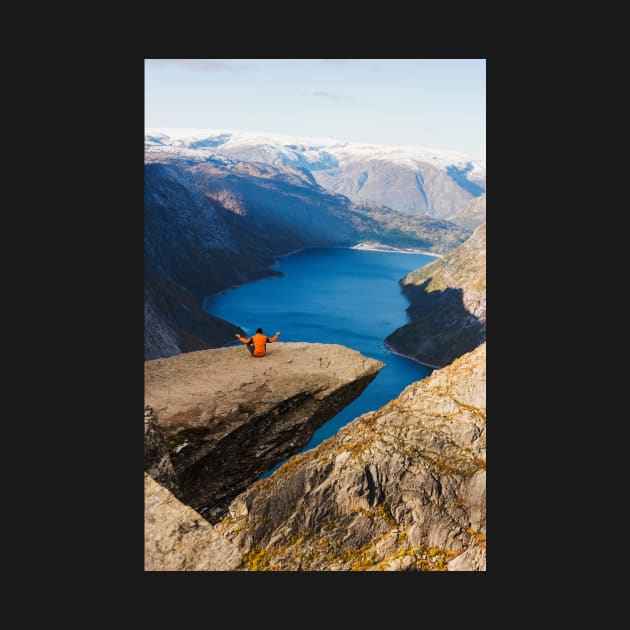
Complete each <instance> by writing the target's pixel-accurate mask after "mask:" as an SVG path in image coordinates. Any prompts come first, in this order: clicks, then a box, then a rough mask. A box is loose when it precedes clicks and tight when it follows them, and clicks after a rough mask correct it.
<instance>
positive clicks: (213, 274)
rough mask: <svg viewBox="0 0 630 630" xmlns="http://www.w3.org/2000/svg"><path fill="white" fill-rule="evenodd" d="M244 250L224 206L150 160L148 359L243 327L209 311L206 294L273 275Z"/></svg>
mask: <svg viewBox="0 0 630 630" xmlns="http://www.w3.org/2000/svg"><path fill="white" fill-rule="evenodd" d="M272 263H273V260H272V259H271V258H266V257H265V256H264V255H260V254H258V253H256V252H253V251H251V250H245V251H242V248H241V247H240V246H239V244H238V243H237V241H236V240H235V239H234V236H233V234H232V233H231V231H230V229H229V228H228V227H227V225H226V223H225V222H224V221H223V219H222V218H221V216H220V214H219V212H218V211H217V210H216V208H214V206H213V205H212V204H211V202H210V201H208V199H207V198H206V197H205V196H204V195H203V194H201V193H200V192H199V191H198V190H197V189H196V188H195V187H194V186H193V185H192V184H191V183H190V182H189V181H188V180H187V179H186V178H185V177H183V176H182V175H181V173H179V172H178V170H177V169H176V168H174V167H172V166H168V165H164V164H147V165H145V175H144V312H145V320H144V326H145V338H144V346H145V352H144V354H145V359H155V358H159V357H163V356H170V355H172V354H178V353H179V352H189V351H192V350H199V349H202V348H207V347H209V346H216V345H223V344H225V343H227V342H228V341H231V340H233V338H234V333H236V332H240V333H242V332H243V331H242V330H241V329H240V328H239V327H237V326H234V325H233V324H230V323H229V322H226V321H224V320H222V319H219V318H217V317H213V316H211V315H208V314H207V313H205V312H204V311H203V308H202V303H203V299H204V298H205V297H206V296H207V295H209V294H211V293H214V292H216V291H220V290H222V289H225V288H227V287H229V286H231V285H233V284H240V283H243V282H246V281H247V280H251V279H253V278H256V277H262V276H264V275H269V274H270V273H272V272H271V271H270V269H269V268H270V267H271V265H272Z"/></svg>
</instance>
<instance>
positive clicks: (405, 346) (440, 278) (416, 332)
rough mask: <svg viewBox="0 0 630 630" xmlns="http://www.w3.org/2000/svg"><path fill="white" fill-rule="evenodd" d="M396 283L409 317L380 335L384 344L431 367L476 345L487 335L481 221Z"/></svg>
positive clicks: (483, 233)
mask: <svg viewBox="0 0 630 630" xmlns="http://www.w3.org/2000/svg"><path fill="white" fill-rule="evenodd" d="M401 285H402V290H403V292H404V293H405V295H406V296H407V298H408V299H409V302H410V306H409V308H408V309H407V312H408V315H409V320H410V322H409V323H408V324H406V325H405V326H402V327H401V328H398V329H397V330H395V331H394V332H393V333H392V334H391V335H389V336H388V337H387V338H386V339H385V341H386V343H387V344H388V345H389V346H391V347H392V348H393V349H394V350H396V351H397V352H399V353H401V354H404V355H406V356H409V357H413V358H414V359H417V360H418V361H420V362H422V363H425V364H427V365H431V366H434V367H441V366H444V365H448V364H449V363H450V362H451V361H452V360H453V359H455V358H456V357H458V356H460V355H462V354H464V353H465V352H469V351H470V350H472V349H473V348H475V347H477V346H478V345H479V344H480V343H481V342H483V341H485V339H486V224H485V223H484V224H482V225H480V226H479V227H478V228H477V229H476V230H475V232H474V233H473V235H472V236H471V237H470V238H469V239H468V240H467V241H466V242H465V243H464V244H463V245H460V247H458V248H457V249H455V250H453V251H452V252H450V253H448V254H447V255H446V256H445V257H444V258H442V259H438V260H436V261H434V262H432V263H429V264H428V265H426V266H425V267H421V268H420V269H416V270H415V271H412V272H411V273H409V274H408V275H407V276H405V277H404V278H403V279H402V281H401Z"/></svg>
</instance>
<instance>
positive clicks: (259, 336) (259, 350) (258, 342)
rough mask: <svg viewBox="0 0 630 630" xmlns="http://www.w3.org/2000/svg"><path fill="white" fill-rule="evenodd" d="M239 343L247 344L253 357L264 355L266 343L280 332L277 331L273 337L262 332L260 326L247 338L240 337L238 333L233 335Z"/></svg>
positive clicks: (276, 337)
mask: <svg viewBox="0 0 630 630" xmlns="http://www.w3.org/2000/svg"><path fill="white" fill-rule="evenodd" d="M234 336H235V337H236V338H237V339H238V340H239V341H240V342H241V343H244V344H247V349H248V350H249V351H250V353H251V355H252V356H253V357H264V356H265V353H266V352H267V343H273V342H274V341H276V339H278V337H279V336H280V333H279V332H277V333H276V334H275V335H274V336H273V337H267V336H266V335H264V334H263V331H262V328H257V329H256V334H255V335H252V336H251V337H250V338H249V339H245V337H241V336H240V335H239V334H238V333H237V334H236V335H234Z"/></svg>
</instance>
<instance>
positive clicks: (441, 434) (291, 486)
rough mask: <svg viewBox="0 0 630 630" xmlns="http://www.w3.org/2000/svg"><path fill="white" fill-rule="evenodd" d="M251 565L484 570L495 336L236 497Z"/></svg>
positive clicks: (228, 528) (232, 525) (233, 530)
mask: <svg viewBox="0 0 630 630" xmlns="http://www.w3.org/2000/svg"><path fill="white" fill-rule="evenodd" d="M216 529H217V531H218V532H220V533H221V534H223V536H225V537H226V538H227V539H228V540H229V541H230V542H232V543H233V545H234V546H235V547H237V548H238V549H239V551H240V552H241V553H242V554H243V555H244V557H245V559H246V562H247V566H248V568H249V570H268V571H296V570H299V571H349V570H352V571H400V570H407V571H413V570H419V571H446V570H460V571H484V570H485V564H486V562H485V556H486V549H485V547H486V344H485V343H483V344H481V345H480V346H479V347H478V348H476V349H475V350H474V351H473V352H470V353H468V354H466V355H464V356H462V357H460V358H459V359H457V360H456V361H454V362H453V363H452V364H451V365H449V366H447V367H445V368H443V369H441V370H437V371H435V372H434V373H433V374H432V375H431V376H430V377H428V378H426V379H424V380H422V381H418V382H416V383H413V384H411V385H409V386H408V387H407V388H406V389H405V390H404V391H403V392H402V393H401V394H400V395H399V396H398V397H397V398H395V399H394V400H392V401H391V402H389V403H388V404H386V405H385V406H383V407H381V408H380V409H378V410H376V411H372V412H369V413H365V414H363V415H362V416H360V417H358V418H356V419H355V420H353V421H352V422H351V423H350V424H348V425H346V426H345V427H343V428H342V429H341V430H340V431H339V432H338V433H337V434H336V435H335V436H333V437H331V438H328V439H327V440H325V441H324V442H322V443H321V444H320V445H318V446H317V447H316V448H314V449H311V450H309V451H306V452H305V453H301V454H299V455H296V456H295V457H293V458H291V459H290V460H289V461H288V462H286V463H285V464H283V465H282V466H281V467H280V468H279V469H278V470H277V471H275V472H274V473H273V474H272V475H271V476H269V477H267V478H264V479H261V480H259V481H257V482H256V483H254V484H253V485H252V486H250V487H249V488H248V489H247V490H245V491H244V492H243V493H242V494H240V495H239V496H238V497H236V498H235V499H234V500H233V501H232V503H231V504H230V506H229V511H228V514H227V515H226V517H225V518H224V519H223V520H222V521H220V522H219V523H218V524H217V525H216Z"/></svg>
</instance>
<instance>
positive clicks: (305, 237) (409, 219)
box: [183, 159, 469, 253]
mask: <svg viewBox="0 0 630 630" xmlns="http://www.w3.org/2000/svg"><path fill="white" fill-rule="evenodd" d="M183 174H184V175H185V176H186V177H187V178H188V179H189V180H190V181H191V182H192V183H193V184H194V185H195V187H196V188H197V189H198V190H200V191H201V192H203V193H204V194H205V195H206V196H207V197H208V198H209V199H210V200H212V202H213V203H214V205H215V206H216V207H222V208H224V209H226V210H228V211H229V212H230V213H232V215H237V217H238V218H237V219H236V223H234V221H232V225H234V227H235V228H236V229H238V226H239V225H242V224H243V223H244V222H243V220H242V219H243V218H244V219H246V223H245V224H246V225H247V226H248V230H249V231H250V232H251V231H255V233H256V243H255V244H253V246H254V247H264V248H265V252H267V253H271V252H275V253H285V252H287V251H292V250H295V249H298V248H301V247H311V246H322V245H327V244H330V245H351V244H355V243H357V242H358V241H361V240H374V241H380V242H382V243H384V244H387V245H390V246H396V247H411V248H413V247H415V248H420V249H425V250H427V251H433V252H436V253H444V252H446V251H449V250H450V249H452V248H453V247H456V246H457V245H459V244H460V243H462V242H464V240H465V239H466V238H467V236H468V235H469V232H468V231H466V230H465V229H462V228H460V227H458V226H456V225H455V224H454V223H451V222H449V221H445V220H440V219H433V218H431V217H429V216H427V215H409V214H403V213H400V212H397V211H395V210H392V209H391V208H387V207H385V206H380V205H376V204H356V203H353V202H352V201H350V199H348V197H346V196H344V195H339V194H334V193H331V192H330V191H328V190H326V189H325V188H323V187H322V186H320V185H319V184H318V183H317V182H316V181H315V180H314V179H313V178H312V176H311V175H310V173H309V172H308V171H305V170H304V169H301V168H300V169H298V168H294V167H291V166H270V165H266V164H262V163H260V162H234V161H221V160H219V159H213V160H212V161H210V162H202V163H199V164H188V165H187V166H185V167H184V168H183ZM232 218H233V219H234V216H233V217H232Z"/></svg>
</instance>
